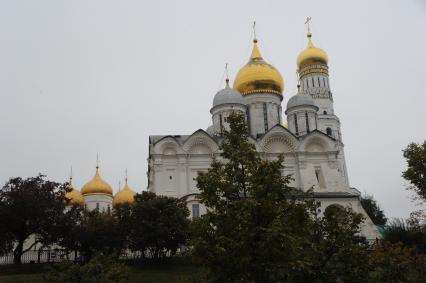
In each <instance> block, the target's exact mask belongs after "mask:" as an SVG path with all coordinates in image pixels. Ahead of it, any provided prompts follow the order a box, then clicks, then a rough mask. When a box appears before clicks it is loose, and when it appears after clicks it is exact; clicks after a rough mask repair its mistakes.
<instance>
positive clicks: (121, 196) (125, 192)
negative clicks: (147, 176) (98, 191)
mask: <svg viewBox="0 0 426 283" xmlns="http://www.w3.org/2000/svg"><path fill="white" fill-rule="evenodd" d="M135 195H136V193H135V192H134V191H133V190H132V189H130V187H129V185H128V184H127V179H126V183H125V185H124V187H123V189H122V190H121V191H119V192H118V193H116V194H115V196H114V199H113V200H112V205H113V206H116V205H118V204H123V203H133V202H134V201H135Z"/></svg>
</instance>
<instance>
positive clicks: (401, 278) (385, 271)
mask: <svg viewBox="0 0 426 283" xmlns="http://www.w3.org/2000/svg"><path fill="white" fill-rule="evenodd" d="M369 264H370V266H371V271H370V274H369V275H370V282H373V283H375V282H377V283H382V282H387V283H400V282H410V283H424V282H425V278H426V277H425V275H426V274H425V270H426V255H425V254H422V253H419V252H418V251H417V250H416V248H415V247H409V246H406V245H404V244H402V243H400V242H399V243H391V242H388V241H384V242H383V243H379V244H376V245H375V246H373V248H372V252H371V253H370V255H369Z"/></svg>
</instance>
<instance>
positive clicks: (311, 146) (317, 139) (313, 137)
mask: <svg viewBox="0 0 426 283" xmlns="http://www.w3.org/2000/svg"><path fill="white" fill-rule="evenodd" d="M334 146H335V143H334V142H333V141H332V140H331V139H330V138H328V137H327V136H325V135H322V134H320V133H311V134H309V135H307V136H305V138H304V139H303V140H302V142H301V143H300V150H301V151H306V152H327V151H331V150H333V148H334Z"/></svg>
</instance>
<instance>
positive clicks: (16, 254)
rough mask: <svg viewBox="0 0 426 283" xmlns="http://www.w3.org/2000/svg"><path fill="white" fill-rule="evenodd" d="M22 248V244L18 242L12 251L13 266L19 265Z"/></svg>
mask: <svg viewBox="0 0 426 283" xmlns="http://www.w3.org/2000/svg"><path fill="white" fill-rule="evenodd" d="M23 248H24V242H23V241H21V242H18V245H17V246H16V248H15V250H14V251H13V263H14V264H21V257H22V251H23Z"/></svg>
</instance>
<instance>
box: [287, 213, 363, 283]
mask: <svg viewBox="0 0 426 283" xmlns="http://www.w3.org/2000/svg"><path fill="white" fill-rule="evenodd" d="M363 219H364V218H363V216H362V214H359V213H354V212H353V211H352V209H350V208H347V207H346V208H345V207H342V206H340V205H330V206H328V207H327V208H326V210H325V211H324V215H323V216H322V217H318V216H316V217H315V220H314V221H313V224H312V229H311V230H310V233H309V240H308V241H307V245H305V246H304V247H303V250H304V262H305V263H306V265H305V266H304V268H303V269H302V270H301V272H299V273H297V274H296V276H295V277H294V278H292V280H290V281H289V282H321V283H325V282H329V283H334V282H367V281H368V270H369V265H368V252H367V251H368V244H367V242H366V240H365V238H364V237H362V236H360V235H359V233H360V224H361V223H362V222H363ZM348 270H350V272H347V271H348Z"/></svg>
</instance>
